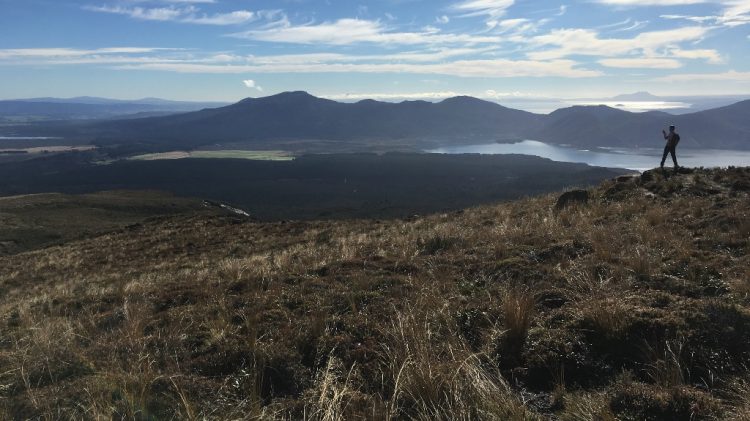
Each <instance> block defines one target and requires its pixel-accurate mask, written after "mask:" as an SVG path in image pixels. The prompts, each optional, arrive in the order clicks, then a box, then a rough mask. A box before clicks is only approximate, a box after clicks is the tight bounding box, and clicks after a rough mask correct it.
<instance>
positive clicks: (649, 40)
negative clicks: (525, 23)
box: [527, 26, 711, 60]
mask: <svg viewBox="0 0 750 421" xmlns="http://www.w3.org/2000/svg"><path fill="white" fill-rule="evenodd" d="M710 30H711V28H707V27H702V26H692V27H684V28H677V29H669V30H663V31H651V32H642V33H640V34H638V35H637V36H635V37H633V38H600V37H599V33H598V32H596V31H594V30H591V29H559V30H555V31H551V32H549V33H547V34H545V35H539V36H536V37H533V38H531V39H530V40H529V41H528V42H529V43H530V44H531V45H532V46H536V47H538V48H544V47H553V48H550V49H544V50H540V51H532V52H530V53H528V54H527V55H528V57H529V58H532V59H535V60H549V59H558V58H563V57H568V56H573V55H583V56H600V57H616V56H622V55H626V54H632V53H642V54H646V55H649V56H658V55H659V50H660V49H665V48H667V47H669V46H674V45H677V44H679V43H682V42H688V41H697V40H700V39H702V38H703V37H705V36H706V34H708V32H709V31H710Z"/></svg>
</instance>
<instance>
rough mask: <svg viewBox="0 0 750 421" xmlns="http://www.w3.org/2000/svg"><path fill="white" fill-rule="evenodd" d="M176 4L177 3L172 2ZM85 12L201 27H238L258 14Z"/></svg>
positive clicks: (157, 9)
mask: <svg viewBox="0 0 750 421" xmlns="http://www.w3.org/2000/svg"><path fill="white" fill-rule="evenodd" d="M172 3H175V1H172ZM178 3H196V2H194V1H180V2H178ZM84 10H88V11H92V12H100V13H112V14H118V15H125V16H129V17H131V18H133V19H139V20H152V21H172V22H181V23H193V24H199V25H237V24H240V23H245V22H249V21H252V20H253V19H255V17H256V14H255V13H254V12H252V11H249V10H236V11H233V12H228V13H216V14H213V15H208V14H205V13H200V9H198V8H197V7H195V6H192V5H189V6H183V7H176V6H168V7H152V8H145V7H140V6H136V7H123V6H84Z"/></svg>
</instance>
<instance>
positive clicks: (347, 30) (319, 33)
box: [231, 19, 500, 45]
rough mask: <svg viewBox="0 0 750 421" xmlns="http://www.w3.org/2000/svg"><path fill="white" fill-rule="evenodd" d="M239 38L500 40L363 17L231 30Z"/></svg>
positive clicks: (418, 41)
mask: <svg viewBox="0 0 750 421" xmlns="http://www.w3.org/2000/svg"><path fill="white" fill-rule="evenodd" d="M231 36H233V37H236V38H247V39H253V40H257V41H266V42H283V43H292V44H327V45H350V44H357V43H376V44H381V45H389V44H390V45H392V44H401V45H417V44H441V43H442V44H447V43H464V44H480V43H498V42H499V41H500V39H499V38H498V37H495V36H487V35H483V36H475V35H468V34H449V33H445V34H444V33H441V32H440V31H439V30H438V29H437V28H434V27H428V28H426V29H425V30H423V31H422V32H396V31H391V30H390V28H388V27H386V26H384V25H383V24H382V23H380V22H378V21H372V20H363V19H339V20H337V21H335V22H324V23H319V24H308V25H297V26H294V25H291V24H289V23H288V21H286V22H281V23H278V24H276V25H273V26H271V27H268V28H265V29H256V30H250V31H245V32H240V33H235V34H231Z"/></svg>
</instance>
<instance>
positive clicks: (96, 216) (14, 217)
mask: <svg viewBox="0 0 750 421" xmlns="http://www.w3.org/2000/svg"><path fill="white" fill-rule="evenodd" d="M196 212H205V213H210V212H209V211H208V210H207V209H204V208H203V206H202V205H201V201H200V200H197V199H186V198H181V197H177V196H172V195H170V194H168V193H163V192H155V191H106V192H99V193H93V194H82V195H67V194H59V193H44V194H34V195H23V196H9V197H0V256H3V255H7V254H15V253H20V252H22V251H27V250H33V249H37V248H41V247H46V246H50V245H54V244H64V243H66V242H68V241H71V240H74V239H81V238H86V237H90V236H92V235H94V234H101V233H102V232H105V231H111V230H114V229H118V228H123V227H125V226H128V225H131V224H135V223H139V222H142V221H144V220H146V219H148V218H151V217H155V216H160V215H162V216H163V215H173V214H178V213H191V214H192V213H196Z"/></svg>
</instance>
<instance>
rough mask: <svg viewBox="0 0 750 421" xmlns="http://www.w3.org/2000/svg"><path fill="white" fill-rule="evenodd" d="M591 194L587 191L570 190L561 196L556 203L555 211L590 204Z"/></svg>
mask: <svg viewBox="0 0 750 421" xmlns="http://www.w3.org/2000/svg"><path fill="white" fill-rule="evenodd" d="M588 201H589V192H588V191H586V190H580V189H577V190H570V191H566V192H565V193H563V194H561V195H560V197H558V198H557V203H555V210H560V209H564V208H566V207H568V206H570V205H574V204H581V203H588Z"/></svg>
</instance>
